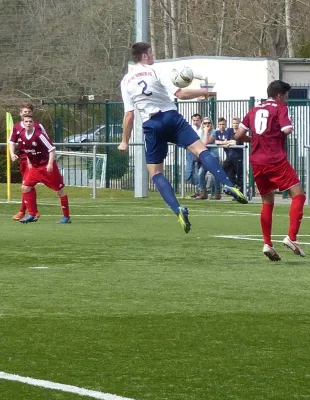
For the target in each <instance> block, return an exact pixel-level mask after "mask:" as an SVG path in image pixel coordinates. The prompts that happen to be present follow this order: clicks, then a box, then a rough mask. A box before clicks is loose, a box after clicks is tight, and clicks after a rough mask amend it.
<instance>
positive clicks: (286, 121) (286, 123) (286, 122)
mask: <svg viewBox="0 0 310 400" xmlns="http://www.w3.org/2000/svg"><path fill="white" fill-rule="evenodd" d="M278 118H279V124H280V127H281V131H284V130H285V129H287V128H293V124H292V121H291V118H290V116H289V112H288V107H287V106H286V105H283V106H282V107H280V109H279V114H278Z"/></svg>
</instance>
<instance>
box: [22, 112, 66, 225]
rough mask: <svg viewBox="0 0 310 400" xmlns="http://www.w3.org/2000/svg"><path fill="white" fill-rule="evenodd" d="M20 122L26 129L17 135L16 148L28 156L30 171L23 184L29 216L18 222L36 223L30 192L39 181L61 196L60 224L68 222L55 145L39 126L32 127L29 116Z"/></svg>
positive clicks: (34, 205)
mask: <svg viewBox="0 0 310 400" xmlns="http://www.w3.org/2000/svg"><path fill="white" fill-rule="evenodd" d="M22 121H23V125H24V127H25V129H23V130H22V131H21V132H20V134H19V148H20V150H21V151H22V152H23V153H25V154H26V156H27V162H28V169H29V171H28V172H27V174H26V176H25V179H24V181H23V185H22V192H23V194H24V200H25V203H26V206H27V209H28V213H29V215H27V216H25V217H24V218H22V219H21V220H20V222H22V223H26V224H27V223H29V222H36V221H37V218H36V212H37V204H36V198H35V195H34V191H33V190H32V189H33V188H34V187H35V185H36V184H37V183H39V182H41V183H43V184H44V185H45V186H47V187H49V188H50V189H53V190H55V191H56V192H57V194H58V196H59V197H60V202H61V208H62V212H63V217H62V218H61V220H60V221H59V223H61V224H67V223H70V222H71V219H70V214H69V203H68V197H67V195H66V193H65V191H64V187H65V185H64V182H63V178H62V176H61V174H60V172H59V169H58V166H57V163H56V161H55V146H54V144H53V143H52V141H51V139H50V138H49V137H48V136H47V135H46V134H44V133H43V132H42V130H41V129H40V128H39V127H35V126H34V121H33V118H32V117H31V116H26V117H23V119H22Z"/></svg>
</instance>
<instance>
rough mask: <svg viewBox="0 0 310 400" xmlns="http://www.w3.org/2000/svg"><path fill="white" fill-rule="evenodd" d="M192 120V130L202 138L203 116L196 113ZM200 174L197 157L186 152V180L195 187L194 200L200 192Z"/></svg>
mask: <svg viewBox="0 0 310 400" xmlns="http://www.w3.org/2000/svg"><path fill="white" fill-rule="evenodd" d="M191 120H192V128H193V129H194V131H195V132H197V135H198V136H199V137H201V135H202V129H201V115H200V114H198V113H196V114H193V115H192V117H191ZM197 174H198V168H197V157H195V156H194V154H193V153H191V152H190V151H188V150H186V171H185V177H186V178H185V179H186V181H187V182H189V183H191V184H192V185H195V189H196V190H195V193H194V194H193V195H192V196H191V198H192V199H195V198H196V197H198V196H199V190H198V185H197V180H198V177H197Z"/></svg>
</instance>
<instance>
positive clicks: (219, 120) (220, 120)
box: [217, 117, 227, 122]
mask: <svg viewBox="0 0 310 400" xmlns="http://www.w3.org/2000/svg"><path fill="white" fill-rule="evenodd" d="M223 121H225V122H227V121H226V119H225V118H224V117H221V118H219V119H218V120H217V122H223Z"/></svg>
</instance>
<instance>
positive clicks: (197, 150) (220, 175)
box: [187, 140, 248, 204]
mask: <svg viewBox="0 0 310 400" xmlns="http://www.w3.org/2000/svg"><path fill="white" fill-rule="evenodd" d="M187 149H188V150H189V151H191V152H192V153H193V154H195V155H196V156H197V157H199V160H200V162H201V164H202V165H203V167H204V168H205V170H206V171H210V172H211V174H212V175H214V177H215V178H216V179H217V180H218V181H220V182H221V183H222V184H223V185H224V193H226V194H227V195H228V196H232V197H234V198H235V199H236V200H237V201H238V202H239V203H242V204H247V203H248V201H247V199H246V197H245V196H244V195H243V193H242V192H241V191H240V190H239V189H238V188H236V187H234V186H233V184H232V182H231V180H230V179H229V178H228V176H227V174H226V172H225V171H224V170H223V168H222V166H221V165H220V163H219V162H218V161H217V159H216V158H215V157H213V156H212V154H211V153H210V152H209V151H208V150H206V148H205V146H204V144H203V143H202V142H201V140H197V141H196V142H194V143H192V144H191V145H189V146H188V147H187Z"/></svg>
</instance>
